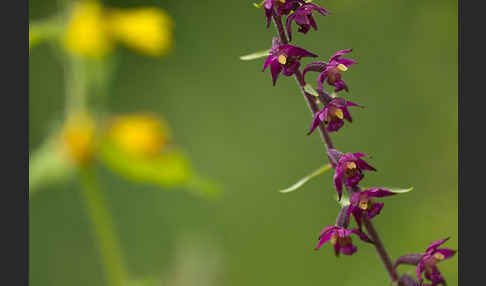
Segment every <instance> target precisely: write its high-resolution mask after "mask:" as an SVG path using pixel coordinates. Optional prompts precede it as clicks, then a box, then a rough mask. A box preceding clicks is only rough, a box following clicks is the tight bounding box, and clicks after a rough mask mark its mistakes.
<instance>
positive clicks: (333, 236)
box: [331, 234, 338, 245]
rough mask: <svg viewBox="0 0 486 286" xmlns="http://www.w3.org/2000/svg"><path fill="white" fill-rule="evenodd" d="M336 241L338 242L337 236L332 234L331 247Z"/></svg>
mask: <svg viewBox="0 0 486 286" xmlns="http://www.w3.org/2000/svg"><path fill="white" fill-rule="evenodd" d="M337 241H338V237H337V235H335V234H333V235H332V236H331V243H332V245H336V243H337Z"/></svg>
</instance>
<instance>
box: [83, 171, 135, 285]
mask: <svg viewBox="0 0 486 286" xmlns="http://www.w3.org/2000/svg"><path fill="white" fill-rule="evenodd" d="M80 175H81V181H82V188H83V189H82V195H83V198H84V201H85V203H86V208H87V210H88V215H89V218H90V220H91V224H92V227H93V232H94V236H95V240H96V242H97V244H98V247H99V250H100V254H101V258H102V260H103V267H104V271H105V275H106V280H107V285H109V286H121V285H124V283H125V282H126V281H127V274H126V271H125V265H124V263H123V256H122V253H121V248H120V242H119V241H118V237H117V235H116V233H115V230H114V225H113V220H112V217H111V215H110V213H109V212H108V210H107V209H106V204H105V198H104V197H103V194H102V192H101V189H100V185H99V184H98V180H97V178H96V174H95V170H94V169H93V167H90V166H86V167H82V168H81V169H80Z"/></svg>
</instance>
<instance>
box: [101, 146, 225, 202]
mask: <svg viewBox="0 0 486 286" xmlns="http://www.w3.org/2000/svg"><path fill="white" fill-rule="evenodd" d="M100 157H101V159H102V161H103V162H104V163H105V164H106V166H108V167H109V168H110V169H111V170H113V171H114V172H115V173H117V174H118V175H120V176H121V177H124V178H125V179H127V180H131V181H134V182H137V183H146V184H152V185H157V186H160V187H182V188H183V189H184V190H185V191H188V192H191V193H193V194H195V195H199V196H202V197H204V198H208V199H209V198H218V197H219V196H220V195H221V193H222V192H223V189H222V187H221V186H220V185H219V184H217V183H216V182H213V181H212V180H210V179H207V178H205V177H201V176H199V175H198V174H196V173H195V172H194V170H193V169H192V167H191V165H190V162H189V159H188V158H187V157H186V156H185V154H184V153H183V152H182V151H181V150H180V149H178V148H175V147H172V148H170V149H169V150H167V151H166V152H164V153H162V154H160V155H157V156H152V157H137V156H133V155H131V154H129V153H127V152H124V151H123V150H121V149H120V148H118V147H117V146H116V145H115V144H113V143H111V142H110V141H108V140H104V142H103V143H102V144H101V147H100Z"/></svg>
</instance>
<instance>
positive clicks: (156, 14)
mask: <svg viewBox="0 0 486 286" xmlns="http://www.w3.org/2000/svg"><path fill="white" fill-rule="evenodd" d="M172 28H173V22H172V19H171V18H170V16H169V15H168V14H167V13H166V12H165V11H164V10H162V9H158V8H134V9H104V8H103V7H102V6H101V4H99V3H98V2H95V1H86V2H78V3H76V4H75V5H74V7H73V10H72V15H71V19H70V21H69V23H68V26H67V30H66V37H65V41H64V43H65V47H66V49H67V50H68V51H70V52H72V53H74V54H77V55H80V56H86V57H92V58H101V57H103V56H105V55H107V54H108V53H109V52H110V51H112V50H113V47H114V45H115V42H120V43H123V44H125V45H127V46H128V47H130V48H132V49H135V50H137V51H138V52H140V53H143V54H146V55H149V56H162V55H165V54H167V53H168V52H169V51H170V49H171V48H172Z"/></svg>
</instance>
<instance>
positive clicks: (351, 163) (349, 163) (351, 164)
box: [346, 162, 357, 170]
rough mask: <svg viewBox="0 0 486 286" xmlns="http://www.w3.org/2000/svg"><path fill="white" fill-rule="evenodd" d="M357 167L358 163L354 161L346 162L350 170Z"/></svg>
mask: <svg viewBox="0 0 486 286" xmlns="http://www.w3.org/2000/svg"><path fill="white" fill-rule="evenodd" d="M356 167H357V166H356V163H354V162H348V163H347V164H346V168H347V169H348V170H353V169H356Z"/></svg>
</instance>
